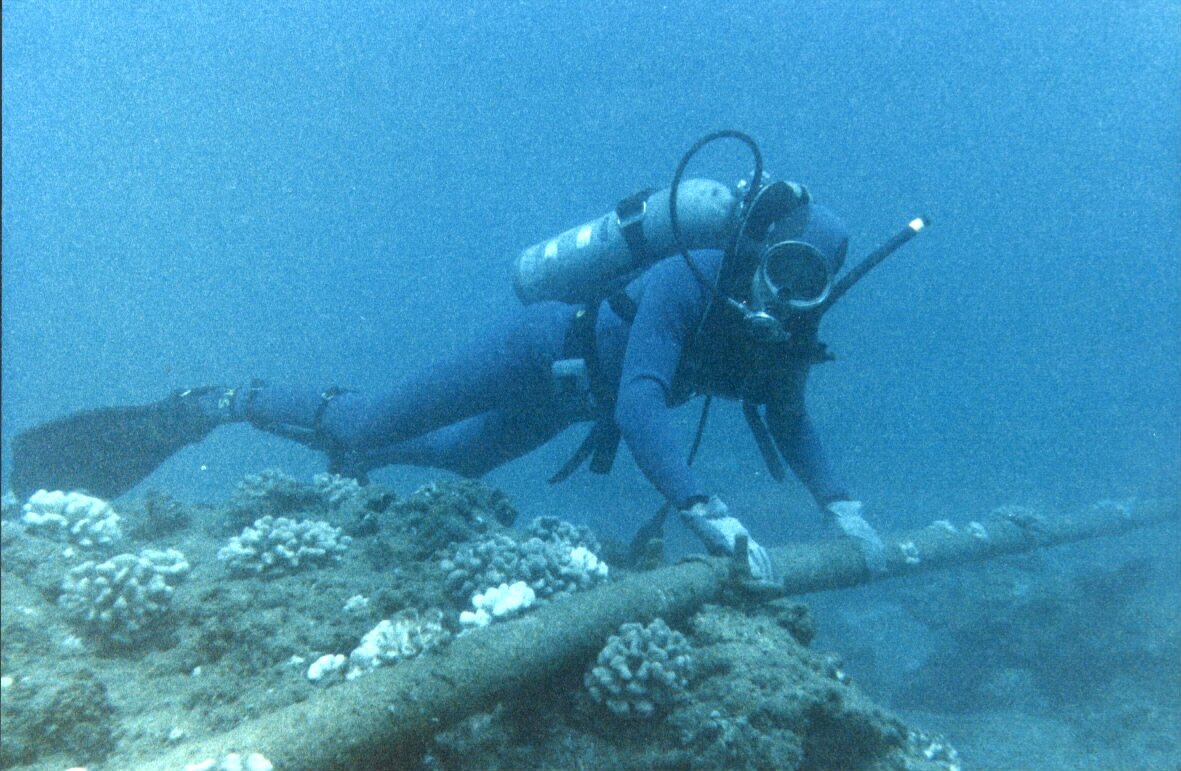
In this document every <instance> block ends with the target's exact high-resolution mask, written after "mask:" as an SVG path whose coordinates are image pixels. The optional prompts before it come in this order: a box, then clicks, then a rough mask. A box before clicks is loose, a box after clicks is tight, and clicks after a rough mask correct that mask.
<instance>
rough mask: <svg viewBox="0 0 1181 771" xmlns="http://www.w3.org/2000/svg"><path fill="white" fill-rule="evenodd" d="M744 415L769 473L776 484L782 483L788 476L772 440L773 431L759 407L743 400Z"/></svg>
mask: <svg viewBox="0 0 1181 771" xmlns="http://www.w3.org/2000/svg"><path fill="white" fill-rule="evenodd" d="M742 415H743V417H745V418H746V424H747V425H748V426H750V432H751V433H752V434H754V437H755V444H757V445H758V446H759V453H761V454H762V456H763V463H765V464H766V465H767V471H768V472H770V474H771V477H772V478H773V479H774V480H775V481H776V482H782V481H783V479H784V477H786V476H787V474H786V473H785V472H784V470H783V461H781V460H780V459H779V451H778V450H777V449H776V448H775V442H774V440H773V439H772V438H771V431H770V429H768V428H767V421H766V419H765V418H764V417H763V414H762V413H761V412H759V406H758V405H757V404H755V403H754V402H749V401H747V400H745V399H743V400H742Z"/></svg>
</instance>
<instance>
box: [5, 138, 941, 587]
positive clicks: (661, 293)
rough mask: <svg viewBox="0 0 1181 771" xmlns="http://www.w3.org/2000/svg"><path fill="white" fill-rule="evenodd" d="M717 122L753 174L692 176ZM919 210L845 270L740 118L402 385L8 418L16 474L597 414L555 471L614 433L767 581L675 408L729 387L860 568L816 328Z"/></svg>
mask: <svg viewBox="0 0 1181 771" xmlns="http://www.w3.org/2000/svg"><path fill="white" fill-rule="evenodd" d="M722 137H730V138H737V139H741V140H742V141H745V142H747V143H748V145H749V146H750V147H751V149H752V151H753V155H754V156H755V160H756V163H755V171H754V173H753V174H752V176H751V178H750V180H749V181H746V182H745V183H742V184H740V185H739V186H738V187H737V188H735V189H732V188H729V187H727V186H725V185H721V184H720V183H717V182H712V181H710V180H685V181H684V182H683V183H682V179H681V178H682V175H683V172H684V169H685V166H686V164H687V163H688V161H689V159H690V158H691V157H692V156H693V154H694V153H695V152H697V151H698V150H699V149H700V148H701V147H703V146H704V145H705V144H708V143H709V142H711V141H713V140H715V139H718V138H722ZM923 224H924V220H923V219H922V218H918V219H916V220H914V221H913V222H912V223H910V225H908V228H907V229H906V230H904V231H902V232H901V233H899V234H898V235H896V236H895V237H894V238H893V239H891V240H890V241H889V242H887V243H886V244H884V245H883V246H882V247H881V248H879V249H878V250H877V251H875V252H874V253H873V254H871V255H870V256H869V257H867V258H866V259H865V260H863V261H862V262H861V263H860V264H858V265H857V266H856V267H855V268H854V269H853V270H851V271H849V272H848V273H846V274H845V275H844V276H843V277H842V278H841V280H840V281H839V282H835V281H834V279H835V277H836V275H837V273H838V271H840V269H841V266H842V265H843V263H844V260H845V253H846V249H847V243H848V237H847V234H846V230H845V227H844V225H843V224H842V223H841V221H840V220H839V219H838V218H837V217H836V215H835V214H833V213H832V212H831V211H829V210H828V209H826V208H824V207H823V206H820V205H818V204H816V203H815V202H813V201H812V199H811V196H810V195H809V193H808V191H807V190H806V189H805V188H803V187H802V186H800V185H796V184H793V183H787V182H782V181H779V182H773V183H768V182H767V181H766V180H765V179H764V176H763V174H762V159H761V155H760V154H759V153H758V149H757V146H755V145H754V143H753V140H750V139H749V137H746V136H745V135H743V134H740V133H739V132H730V131H725V132H717V133H715V134H712V135H709V136H707V137H705V138H703V139H702V140H701V141H699V142H698V143H697V144H696V145H695V146H694V148H693V149H692V150H690V151H689V153H687V154H686V155H685V157H684V158H683V159H682V161H681V165H680V167H679V168H678V170H677V173H676V175H674V178H673V183H672V185H671V187H669V188H667V189H665V190H662V191H652V190H645V191H641V192H640V193H637V194H635V195H634V196H630V197H629V198H626V199H624V200H623V201H621V202H620V204H619V205H618V206H617V207H616V209H615V211H614V212H612V213H610V214H608V215H604V216H603V217H602V218H600V219H598V220H596V221H594V222H592V223H588V224H586V225H583V226H580V227H578V228H574V229H572V230H570V231H567V232H566V233H563V234H561V235H559V236H558V237H556V238H553V239H549V240H547V241H544V242H542V243H540V244H537V245H535V246H533V247H530V248H529V249H526V250H525V251H524V252H523V253H522V255H521V257H520V258H519V259H518V262H517V265H516V273H515V283H516V287H515V288H516V290H517V294H518V296H520V297H521V299H522V300H523V301H524V302H525V306H524V307H523V308H522V309H521V310H520V311H519V312H517V313H516V314H514V315H513V316H512V317H511V318H509V319H508V320H506V321H505V322H504V323H502V324H500V325H499V326H496V327H494V328H492V329H489V330H487V331H485V332H483V333H482V334H480V335H479V336H478V337H477V338H476V339H475V340H474V341H473V342H472V343H471V344H470V345H469V346H467V347H466V348H463V349H461V350H459V351H457V352H455V353H453V354H452V355H450V356H448V357H446V358H443V359H442V360H440V361H438V362H436V363H434V364H433V365H431V366H428V367H427V368H425V369H423V370H421V371H419V372H417V373H415V374H412V375H410V376H409V377H408V378H406V379H405V380H403V381H402V382H401V383H400V384H398V385H397V386H396V387H394V388H393V389H392V390H390V391H388V392H386V393H382V394H377V395H367V394H363V393H359V392H355V391H351V390H347V389H341V388H335V387H334V388H329V389H327V390H324V389H323V388H320V387H307V386H293V385H284V384H280V383H269V382H262V381H255V382H253V383H250V384H249V385H246V386H242V387H237V388H227V387H222V386H210V387H204V388H198V389H186V390H183V391H179V392H176V393H174V394H173V395H171V396H170V397H169V398H168V399H165V400H163V401H161V402H157V403H155V404H150V405H143V406H141V407H122V408H105V409H99V410H90V411H87V412H84V413H78V414H75V415H72V416H67V417H66V418H63V419H59V420H56V421H52V422H50V423H48V424H45V425H42V426H39V427H36V428H34V429H31V430H29V431H26V432H24V433H22V434H20V435H18V436H17V437H16V438H15V440H14V464H13V465H14V470H13V488H14V490H16V491H17V492H18V493H19V494H21V495H26V494H29V493H31V492H32V491H34V490H36V489H38V488H40V487H45V488H47V489H78V488H87V489H90V490H92V491H94V492H95V493H96V494H100V495H107V496H111V497H113V496H115V495H118V494H120V493H121V492H123V491H125V490H127V489H129V488H130V487H131V486H133V485H134V484H136V483H137V482H138V481H139V480H141V479H143V478H144V477H146V476H147V475H148V474H149V473H151V471H152V469H154V468H155V467H156V466H158V465H159V464H160V463H161V462H163V460H164V459H166V458H167V457H168V456H169V455H170V454H172V453H173V452H175V451H176V450H177V449H179V448H180V447H183V446H184V445H186V444H190V443H192V442H195V441H200V439H201V438H203V437H204V436H205V435H206V434H208V432H209V431H210V430H212V429H213V428H214V427H216V426H218V425H222V424H225V423H230V422H239V421H248V422H249V423H251V424H252V425H254V426H255V427H257V428H260V429H262V430H264V431H268V432H271V433H274V434H278V435H281V436H285V437H288V438H291V439H294V440H296V441H299V442H301V443H303V444H305V445H307V446H309V447H312V448H314V449H317V450H320V451H323V452H325V453H326V454H327V455H328V458H329V467H330V469H331V470H332V471H334V472H337V473H341V474H345V475H349V476H353V477H356V478H358V479H362V480H364V479H365V477H366V475H367V473H368V472H369V471H370V470H372V469H375V468H379V467H382V466H386V465H391V464H409V465H418V466H426V467H433V468H441V469H447V470H450V471H453V472H456V473H458V474H461V475H463V476H467V477H478V476H481V475H482V474H484V473H486V472H488V471H489V470H491V469H493V468H496V467H497V466H500V465H501V464H504V463H506V462H508V461H510V460H513V459H515V458H518V457H520V456H522V455H524V454H525V453H527V452H529V451H530V450H533V449H535V448H537V447H539V446H540V445H542V444H544V443H545V442H547V441H549V440H550V439H552V438H553V437H554V436H556V435H557V434H558V433H560V432H561V431H563V430H564V429H566V428H567V427H569V426H571V425H572V424H575V423H591V424H592V428H591V430H590V432H589V434H588V436H587V438H586V440H585V441H584V442H583V443H582V446H581V447H580V448H579V450H578V452H577V453H576V454H575V456H574V457H573V458H571V460H570V462H569V463H567V464H566V466H565V467H563V469H561V470H560V471H559V472H558V473H557V474H556V475H555V476H554V480H552V481H557V480H560V479H564V478H565V477H567V476H569V475H570V474H571V473H573V471H574V470H576V469H577V468H578V467H579V466H580V465H581V464H582V463H583V462H584V461H587V460H588V459H589V463H590V467H591V470H592V471H596V472H599V473H605V472H606V471H607V470H609V469H610V466H611V462H612V459H613V457H614V454H615V451H616V448H617V446H618V444H619V443H620V441H622V442H623V443H625V444H626V445H627V447H628V449H629V450H630V451H631V453H632V455H633V456H634V457H635V460H636V462H637V464H638V465H639V467H640V469H641V470H642V471H643V473H644V474H645V476H646V477H647V478H648V479H649V481H651V483H652V484H653V485H654V486H655V487H656V488H657V489H658V490H659V491H660V492H661V494H662V495H663V496H664V498H665V499H666V501H667V502H668V504H669V505H670V506H671V507H674V508H675V509H676V510H677V511H679V512H680V514H681V516H682V519H683V521H684V522H685V523H686V525H687V526H688V527H689V528H690V529H691V530H692V531H693V532H694V533H695V534H697V535H698V536H699V537H700V538H701V539H702V541H703V542H704V543H705V545H706V546H707V548H708V549H709V550H710V552H712V553H714V554H733V553H734V552H735V551H736V549H737V548H738V547H739V544H741V543H743V542H744V541H745V543H746V547H747V550H746V554H747V558H748V562H749V565H750V570H751V573H752V575H754V576H755V577H756V578H760V579H772V578H773V577H774V571H773V570H772V566H771V562H770V559H769V558H768V556H767V554H766V552H765V550H764V549H762V548H761V547H760V546H758V544H756V543H755V541H754V540H753V539H751V538H750V535H749V533H748V532H747V531H746V529H745V528H744V527H743V525H742V523H741V522H740V521H739V520H738V519H737V518H736V517H735V516H734V515H733V514H731V513H730V511H729V510H728V509H727V507H726V505H725V504H724V503H722V501H721V499H720V498H719V497H718V496H717V495H716V494H713V491H711V490H708V489H706V488H705V487H704V486H703V485H702V484H701V482H700V480H699V479H698V478H697V476H696V475H695V474H694V473H693V470H692V468H691V458H687V457H686V456H685V453H684V452H683V448H682V447H681V443H680V442H679V441H678V432H677V431H676V430H675V427H674V423H673V410H674V408H676V407H677V406H678V405H680V404H683V403H684V402H686V401H688V400H689V399H691V398H693V397H695V396H705V397H706V398H707V399H710V398H713V397H723V398H729V399H734V400H738V401H740V402H741V403H742V407H743V413H744V416H745V417H746V419H747V422H748V424H749V425H750V427H751V429H752V431H753V433H754V437H755V440H756V443H757V444H758V447H759V449H760V451H761V453H762V455H763V458H764V460H765V461H766V463H767V465H768V469H769V470H770V471H771V473H772V475H773V476H775V477H776V478H777V479H779V478H782V476H783V473H784V472H783V467H782V462H783V461H785V462H786V464H787V466H788V467H790V468H791V470H792V471H793V472H794V473H795V475H796V476H797V477H798V478H799V479H800V480H801V482H803V484H804V485H805V486H806V487H807V488H808V490H809V491H810V492H811V494H812V496H813V498H814V499H815V500H816V501H817V503H818V505H819V506H820V507H821V508H822V509H823V510H824V512H825V513H826V519H827V521H828V522H829V523H830V524H831V525H832V526H833V527H834V528H835V530H836V531H837V532H839V533H840V534H843V535H845V536H848V537H851V538H853V539H855V540H856V542H857V543H858V545H859V546H860V547H861V551H862V554H863V556H864V558H865V563H866V567H867V569H868V570H870V571H880V570H882V569H883V568H884V566H885V554H884V548H883V545H882V542H881V540H880V539H879V538H878V536H877V534H876V532H875V531H874V529H873V528H872V527H871V526H870V525H869V524H868V523H867V522H866V521H865V519H864V518H863V517H862V515H861V509H862V506H861V503H860V502H858V501H857V500H855V499H854V498H853V497H852V496H850V495H849V493H848V491H847V490H846V489H845V487H844V486H843V485H842V484H841V482H840V481H839V480H838V478H837V477H836V475H835V474H834V472H833V470H832V468H831V466H830V465H829V463H828V460H827V458H826V457H825V454H824V451H823V449H822V447H821V443H820V440H819V438H818V436H817V434H816V431H815V429H814V427H813V425H812V422H811V421H810V419H809V417H808V413H807V410H806V407H805V398H804V395H805V385H806V382H807V378H808V373H809V371H810V369H811V367H812V366H813V365H815V364H818V363H821V362H824V361H826V360H828V359H829V358H831V357H830V356H829V355H828V353H827V350H826V348H825V346H824V344H823V343H821V342H820V341H819V340H818V327H819V323H820V319H821V317H822V315H823V313H824V312H825V311H826V310H827V308H829V307H831V305H832V303H833V302H835V301H836V299H837V298H839V297H840V296H841V295H842V294H843V293H844V292H845V291H847V289H848V288H849V287H850V286H852V285H853V284H854V283H855V282H856V281H857V280H859V279H860V278H861V277H862V276H863V275H865V273H866V272H868V270H870V269H871V268H872V267H873V266H874V265H876V264H878V263H879V262H881V260H882V259H884V258H885V257H886V256H888V255H889V254H890V253H892V252H893V251H894V250H895V249H897V248H898V247H899V246H901V245H902V244H903V243H905V242H906V241H907V240H908V239H909V238H910V237H912V236H913V235H914V234H915V233H917V232H918V231H919V230H920V229H921V228H922V227H923ZM690 250H692V251H690ZM707 404H708V401H707ZM653 521H654V522H662V521H663V518H662V517H659V518H657V519H655V520H653ZM647 528H648V526H645V528H643V529H642V532H644V531H645V530H647Z"/></svg>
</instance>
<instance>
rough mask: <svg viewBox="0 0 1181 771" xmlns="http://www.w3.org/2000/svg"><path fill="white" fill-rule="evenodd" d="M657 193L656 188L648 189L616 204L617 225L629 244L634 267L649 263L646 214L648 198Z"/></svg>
mask: <svg viewBox="0 0 1181 771" xmlns="http://www.w3.org/2000/svg"><path fill="white" fill-rule="evenodd" d="M654 192H656V189H655V188H651V187H646V188H644V189H643V190H640V191H638V192H635V193H632V194H631V195H629V196H628V197H627V198H624V199H623V200H622V201H620V202H619V203H617V204H615V224H617V225H618V226H619V231H620V232H621V233H623V240H624V241H626V242H627V248H628V251H630V252H631V256H632V265H634V266H635V267H637V268H638V267H640V266H642V265H646V264H647V263H648V242H647V240H646V239H645V238H644V214H645V213H646V212H647V211H648V196H650V195H652V194H653V193H654Z"/></svg>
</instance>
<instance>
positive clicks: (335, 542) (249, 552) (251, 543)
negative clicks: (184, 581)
mask: <svg viewBox="0 0 1181 771" xmlns="http://www.w3.org/2000/svg"><path fill="white" fill-rule="evenodd" d="M352 540H353V539H352V538H349V537H348V536H347V535H342V534H341V530H340V528H338V527H333V526H332V525H330V524H328V523H327V522H324V521H321V520H310V519H305V520H301V521H298V522H297V521H295V520H293V519H288V518H287V517H271V516H266V517H262V518H260V519H257V520H255V521H254V524H253V525H252V526H250V527H247V528H246V529H244V530H243V531H242V534H241V535H237V536H234V537H233V538H231V539H230V542H229V543H228V544H227V545H226V546H224V547H222V548H221V549H220V550H219V551H218V552H217V558H218V559H219V560H221V561H223V562H225V563H226V564H227V565H228V566H229V568H230V570H232V571H234V572H239V573H285V572H291V571H294V570H297V569H299V568H300V567H305V566H307V565H317V564H325V563H329V562H339V561H340V558H341V556H342V555H343V554H344V553H345V551H346V550H347V549H348V546H349V544H350V543H352Z"/></svg>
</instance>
